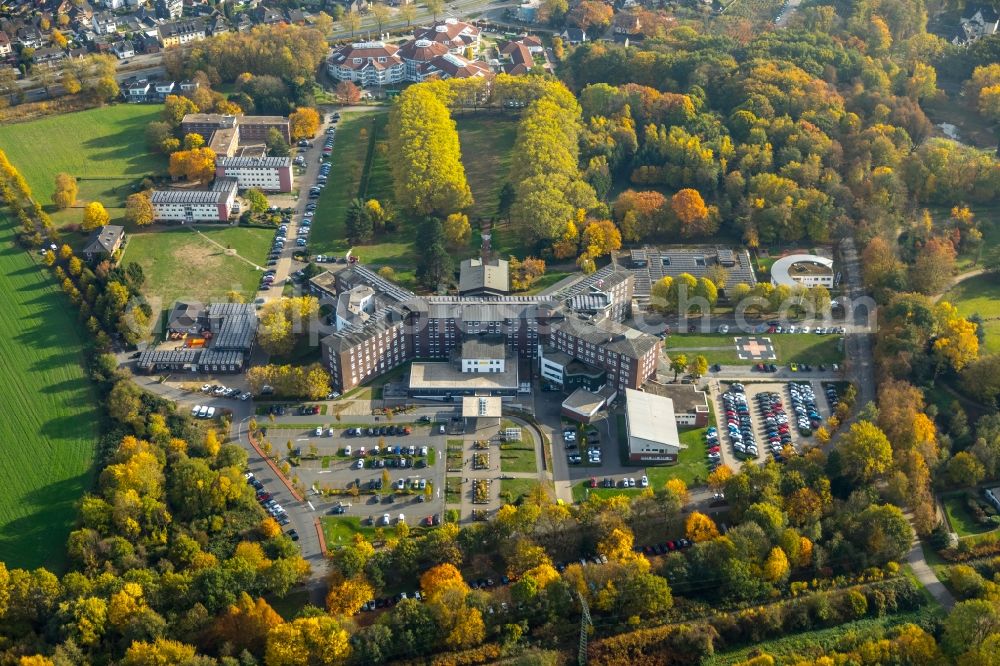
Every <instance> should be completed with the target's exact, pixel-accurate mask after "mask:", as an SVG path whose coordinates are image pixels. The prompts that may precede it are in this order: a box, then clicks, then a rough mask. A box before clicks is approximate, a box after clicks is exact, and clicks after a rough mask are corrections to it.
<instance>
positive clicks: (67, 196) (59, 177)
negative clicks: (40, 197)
mask: <svg viewBox="0 0 1000 666" xmlns="http://www.w3.org/2000/svg"><path fill="white" fill-rule="evenodd" d="M79 189H80V188H79V186H78V185H77V182H76V178H74V177H73V176H71V175H69V174H68V173H58V174H56V188H55V191H54V192H53V193H52V203H54V204H55V205H56V208H59V209H60V210H63V209H66V208H69V207H70V206H72V205H73V204H75V203H76V195H77V192H79Z"/></svg>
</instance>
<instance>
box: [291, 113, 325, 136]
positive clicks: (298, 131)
mask: <svg viewBox="0 0 1000 666" xmlns="http://www.w3.org/2000/svg"><path fill="white" fill-rule="evenodd" d="M288 125H289V131H290V132H291V135H292V141H298V140H300V139H311V138H312V137H314V136H316V132H318V131H319V113H318V112H317V111H316V109H310V108H309V107H305V106H302V107H299V108H298V109H296V110H295V111H293V112H292V113H291V114H289V116H288Z"/></svg>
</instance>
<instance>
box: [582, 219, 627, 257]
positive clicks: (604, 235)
mask: <svg viewBox="0 0 1000 666" xmlns="http://www.w3.org/2000/svg"><path fill="white" fill-rule="evenodd" d="M580 245H581V246H583V248H584V249H585V251H586V252H588V253H589V254H590V256H592V257H603V256H604V255H606V254H611V253H612V252H616V251H617V250H619V249H621V246H622V235H621V232H619V231H618V227H616V226H615V223H614V222H612V221H611V220H600V221H591V222H590V223H588V224H587V226H586V227H584V229H583V235H582V237H581V239H580Z"/></svg>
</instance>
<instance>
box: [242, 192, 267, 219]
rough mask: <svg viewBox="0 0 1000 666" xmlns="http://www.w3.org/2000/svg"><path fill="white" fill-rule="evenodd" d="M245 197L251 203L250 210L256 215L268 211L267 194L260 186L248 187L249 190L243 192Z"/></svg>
mask: <svg viewBox="0 0 1000 666" xmlns="http://www.w3.org/2000/svg"><path fill="white" fill-rule="evenodd" d="M243 199H244V200H245V201H246V202H247V203H248V204H249V205H250V211H251V212H252V213H254V214H255V215H261V214H263V213H266V212H267V207H268V202H267V195H265V194H264V193H263V192H262V191H261V190H260V188H257V187H251V188H248V189H247V191H246V192H244V193H243Z"/></svg>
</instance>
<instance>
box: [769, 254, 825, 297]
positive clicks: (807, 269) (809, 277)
mask: <svg viewBox="0 0 1000 666" xmlns="http://www.w3.org/2000/svg"><path fill="white" fill-rule="evenodd" d="M833 276H834V272H833V259H830V258H828V257H821V256H819V255H818V254H789V255H787V256H784V257H781V258H780V259H778V260H777V261H775V262H774V264H772V265H771V284H773V285H774V286H775V287H779V286H785V287H795V286H798V285H802V286H803V287H816V286H823V287H827V288H828V289H832V288H833Z"/></svg>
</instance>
